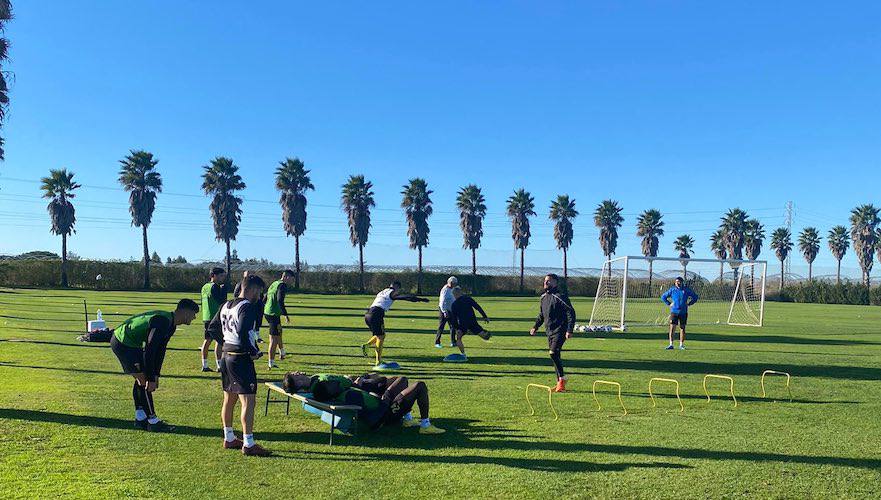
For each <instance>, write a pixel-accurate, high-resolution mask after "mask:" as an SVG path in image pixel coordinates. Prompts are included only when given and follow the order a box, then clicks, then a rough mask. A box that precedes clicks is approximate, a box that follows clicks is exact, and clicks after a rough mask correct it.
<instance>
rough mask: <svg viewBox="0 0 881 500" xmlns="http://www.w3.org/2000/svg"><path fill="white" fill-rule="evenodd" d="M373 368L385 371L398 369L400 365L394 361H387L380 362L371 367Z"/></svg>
mask: <svg viewBox="0 0 881 500" xmlns="http://www.w3.org/2000/svg"><path fill="white" fill-rule="evenodd" d="M373 369H374V370H377V371H387V370H400V369H401V365H399V364H398V363H396V362H394V361H389V362H387V363H380V364H378V365H376V366H374V367H373Z"/></svg>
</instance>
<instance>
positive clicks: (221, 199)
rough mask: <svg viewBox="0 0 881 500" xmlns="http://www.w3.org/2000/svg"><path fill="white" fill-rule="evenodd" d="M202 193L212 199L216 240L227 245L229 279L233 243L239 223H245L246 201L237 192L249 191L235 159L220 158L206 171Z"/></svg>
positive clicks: (206, 168)
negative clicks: (243, 219)
mask: <svg viewBox="0 0 881 500" xmlns="http://www.w3.org/2000/svg"><path fill="white" fill-rule="evenodd" d="M202 168H203V169H204V170H205V172H204V173H203V174H202V190H203V191H204V192H205V194H206V195H208V196H213V198H212V199H211V205H210V210H211V218H212V219H214V236H215V237H216V238H217V241H223V242H224V243H225V244H226V274H227V276H229V272H230V266H231V254H230V248H229V247H230V241H233V240H235V239H236V236H237V235H238V234H239V223H241V222H242V199H241V198H239V197H238V196H236V195H235V192H236V191H241V190H242V189H245V183H244V182H242V177H241V176H240V175H239V174H238V171H239V167H238V166H237V165H235V164H234V163H233V161H232V159H231V158H227V157H225V156H218V157H216V158H214V159H213V160H211V163H210V164H208V165H205V166H204V167H202Z"/></svg>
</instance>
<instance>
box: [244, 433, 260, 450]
mask: <svg viewBox="0 0 881 500" xmlns="http://www.w3.org/2000/svg"><path fill="white" fill-rule="evenodd" d="M242 437H243V438H244V441H245V448H250V447H252V446H254V445H255V444H257V443H256V442H255V441H254V435H253V434H243V435H242Z"/></svg>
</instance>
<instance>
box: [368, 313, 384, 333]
mask: <svg viewBox="0 0 881 500" xmlns="http://www.w3.org/2000/svg"><path fill="white" fill-rule="evenodd" d="M364 323H366V324H367V327H368V328H370V333H372V334H374V335H376V336H378V337H382V336H383V335H385V309H383V308H381V307H371V308H370V309H368V310H367V314H365V315H364Z"/></svg>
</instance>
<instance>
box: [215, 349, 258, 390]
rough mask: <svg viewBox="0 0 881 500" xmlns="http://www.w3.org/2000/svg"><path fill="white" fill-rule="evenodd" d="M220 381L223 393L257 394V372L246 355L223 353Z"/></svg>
mask: <svg viewBox="0 0 881 500" xmlns="http://www.w3.org/2000/svg"><path fill="white" fill-rule="evenodd" d="M220 381H221V383H222V384H223V390H224V392H231V393H233V394H257V370H256V369H255V368H254V360H253V359H251V356H248V355H247V354H229V353H223V358H222V359H221V360H220Z"/></svg>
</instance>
